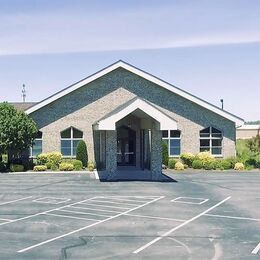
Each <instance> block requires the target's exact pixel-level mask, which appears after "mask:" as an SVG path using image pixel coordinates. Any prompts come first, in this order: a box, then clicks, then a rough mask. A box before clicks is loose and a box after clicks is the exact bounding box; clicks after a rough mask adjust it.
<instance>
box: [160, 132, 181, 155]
mask: <svg viewBox="0 0 260 260" xmlns="http://www.w3.org/2000/svg"><path fill="white" fill-rule="evenodd" d="M163 131H167V132H168V137H163ZM171 131H178V132H180V136H179V137H171ZM181 135H182V133H181V131H180V130H178V129H177V130H172V129H169V130H162V140H167V145H168V154H169V157H180V155H181ZM171 140H180V146H174V148H179V149H180V153H179V154H171V144H170V142H171Z"/></svg>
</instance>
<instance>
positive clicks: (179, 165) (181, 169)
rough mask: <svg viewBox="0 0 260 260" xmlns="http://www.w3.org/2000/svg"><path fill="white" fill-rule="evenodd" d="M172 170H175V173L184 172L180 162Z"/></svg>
mask: <svg viewBox="0 0 260 260" xmlns="http://www.w3.org/2000/svg"><path fill="white" fill-rule="evenodd" d="M174 169H175V170H177V171H183V170H184V165H183V163H182V162H176V163H175V166H174Z"/></svg>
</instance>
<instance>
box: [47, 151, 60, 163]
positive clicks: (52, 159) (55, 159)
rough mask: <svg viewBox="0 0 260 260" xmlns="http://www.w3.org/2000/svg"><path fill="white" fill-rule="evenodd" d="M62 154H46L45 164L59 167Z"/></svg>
mask: <svg viewBox="0 0 260 260" xmlns="http://www.w3.org/2000/svg"><path fill="white" fill-rule="evenodd" d="M61 158H62V154H61V153H60V152H51V153H48V154H47V162H48V163H51V164H53V165H57V166H58V165H59V164H60V163H61Z"/></svg>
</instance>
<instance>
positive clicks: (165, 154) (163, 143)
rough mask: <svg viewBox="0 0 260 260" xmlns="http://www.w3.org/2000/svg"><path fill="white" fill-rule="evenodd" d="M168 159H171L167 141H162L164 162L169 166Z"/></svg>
mask: <svg viewBox="0 0 260 260" xmlns="http://www.w3.org/2000/svg"><path fill="white" fill-rule="evenodd" d="M168 160H169V152H168V145H167V143H166V142H164V141H162V163H163V164H164V165H166V166H167V165H168Z"/></svg>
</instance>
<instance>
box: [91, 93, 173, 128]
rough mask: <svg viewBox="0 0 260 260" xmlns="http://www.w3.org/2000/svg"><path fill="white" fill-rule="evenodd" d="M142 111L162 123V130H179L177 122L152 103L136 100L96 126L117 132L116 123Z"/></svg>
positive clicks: (108, 115)
mask: <svg viewBox="0 0 260 260" xmlns="http://www.w3.org/2000/svg"><path fill="white" fill-rule="evenodd" d="M138 109H139V110H141V111H142V112H144V113H145V114H146V115H149V116H150V117H152V118H153V119H155V120H156V121H158V122H159V123H160V130H168V129H172V130H177V122H176V121H175V120H174V119H172V118H171V117H169V116H168V115H166V114H165V113H163V112H162V111H160V110H159V109H157V108H156V107H155V106H153V105H152V104H151V103H150V102H147V101H145V100H143V99H141V98H138V97H137V98H134V99H132V100H130V101H129V102H127V103H125V104H124V105H122V106H120V107H119V108H116V109H115V110H114V111H112V112H111V113H109V114H107V115H106V116H105V117H103V118H102V119H100V120H99V121H98V122H97V123H96V124H95V125H94V126H95V129H96V130H116V123H117V122H118V121H119V120H121V119H122V118H124V117H126V116H127V115H129V114H131V113H132V112H135V111H136V110H138Z"/></svg>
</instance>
